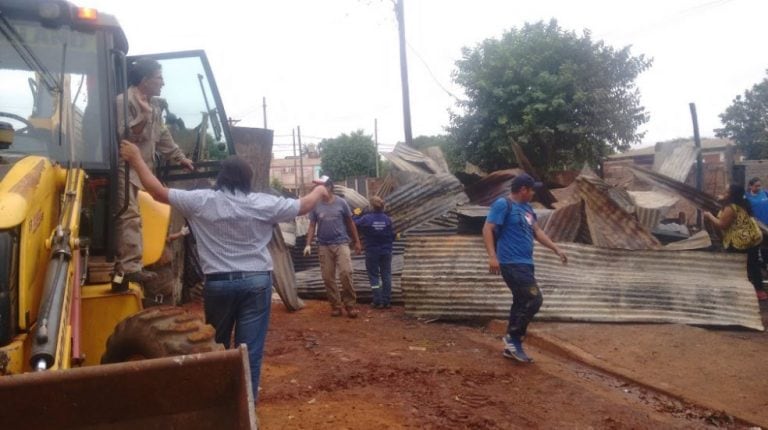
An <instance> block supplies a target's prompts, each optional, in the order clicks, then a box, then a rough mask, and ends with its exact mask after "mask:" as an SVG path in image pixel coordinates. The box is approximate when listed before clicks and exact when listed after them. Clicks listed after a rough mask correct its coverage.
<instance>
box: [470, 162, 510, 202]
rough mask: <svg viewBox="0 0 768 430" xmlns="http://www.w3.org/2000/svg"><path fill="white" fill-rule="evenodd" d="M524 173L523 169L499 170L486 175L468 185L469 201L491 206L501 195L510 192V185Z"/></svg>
mask: <svg viewBox="0 0 768 430" xmlns="http://www.w3.org/2000/svg"><path fill="white" fill-rule="evenodd" d="M521 173H524V171H523V170H522V169H507V170H497V171H495V172H492V173H490V174H488V175H487V176H484V177H483V178H482V179H480V180H479V181H477V182H475V183H474V184H472V185H470V186H468V187H467V189H466V192H467V196H468V197H469V201H470V202H472V204H474V205H480V206H490V205H492V204H493V202H495V201H496V199H498V198H499V197H504V196H506V195H507V194H509V187H510V185H512V179H513V178H514V177H515V176H518V175H520V174H521Z"/></svg>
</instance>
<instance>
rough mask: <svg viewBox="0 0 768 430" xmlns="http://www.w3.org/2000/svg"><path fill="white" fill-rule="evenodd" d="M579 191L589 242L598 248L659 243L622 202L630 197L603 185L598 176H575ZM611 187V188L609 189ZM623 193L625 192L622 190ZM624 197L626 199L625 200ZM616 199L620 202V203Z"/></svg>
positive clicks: (621, 247)
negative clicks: (624, 196)
mask: <svg viewBox="0 0 768 430" xmlns="http://www.w3.org/2000/svg"><path fill="white" fill-rule="evenodd" d="M576 181H577V183H578V190H579V195H580V196H581V198H582V199H583V200H584V212H585V213H586V217H587V225H588V226H589V233H590V236H591V239H592V240H591V242H592V243H593V244H594V245H596V246H599V247H602V248H617V249H657V248H660V247H661V243H660V242H659V240H658V239H656V238H655V237H654V236H653V235H652V234H651V233H650V231H649V230H648V229H647V228H646V227H644V226H642V225H641V224H640V223H639V222H638V221H637V219H636V218H635V217H634V216H633V215H631V212H627V210H625V209H624V207H623V206H630V207H632V208H633V209H634V204H632V203H631V200H632V199H631V197H629V195H628V194H627V195H626V200H625V199H624V198H623V194H621V193H620V192H619V191H617V190H615V189H614V188H612V187H610V186H609V185H607V184H606V183H605V182H604V181H603V180H601V179H599V178H593V177H588V176H579V177H578V178H576ZM611 191H614V192H611ZM624 193H626V192H624ZM627 200H628V201H629V202H627ZM617 202H621V205H620V204H619V203H617Z"/></svg>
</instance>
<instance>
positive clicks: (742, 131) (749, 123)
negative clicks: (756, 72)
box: [715, 77, 768, 160]
mask: <svg viewBox="0 0 768 430" xmlns="http://www.w3.org/2000/svg"><path fill="white" fill-rule="evenodd" d="M720 121H722V123H723V126H724V127H723V128H719V129H717V130H715V134H716V135H717V137H725V138H729V139H733V141H734V142H736V146H737V147H738V148H739V149H741V151H742V153H743V154H744V155H745V156H746V157H747V158H749V159H752V160H755V159H763V158H768V77H766V78H765V79H763V81H762V82H760V83H758V84H755V85H754V86H753V87H752V89H751V90H746V91H744V96H741V95H738V96H736V98H735V99H734V100H733V103H732V104H731V105H730V106H729V107H728V108H727V109H726V110H725V112H723V113H721V114H720Z"/></svg>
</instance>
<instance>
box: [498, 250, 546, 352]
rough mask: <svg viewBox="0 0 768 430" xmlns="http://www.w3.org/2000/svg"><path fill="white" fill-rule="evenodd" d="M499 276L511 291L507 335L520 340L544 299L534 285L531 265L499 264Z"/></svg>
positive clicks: (534, 280)
mask: <svg viewBox="0 0 768 430" xmlns="http://www.w3.org/2000/svg"><path fill="white" fill-rule="evenodd" d="M500 266H501V276H502V277H503V278H504V282H506V284H507V287H508V288H509V290H510V291H512V307H511V308H510V309H509V325H508V326H507V334H509V336H510V337H512V338H513V339H517V340H520V339H522V337H523V336H525V332H526V331H527V330H528V324H530V322H531V320H532V319H533V317H534V315H536V313H537V312H538V311H539V308H541V304H542V303H543V302H544V298H543V297H542V296H541V291H540V290H539V287H538V286H537V285H536V278H535V277H534V275H533V273H534V271H533V265H531V264H501V265H500Z"/></svg>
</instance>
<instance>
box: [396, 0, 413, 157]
mask: <svg viewBox="0 0 768 430" xmlns="http://www.w3.org/2000/svg"><path fill="white" fill-rule="evenodd" d="M395 1H396V2H397V3H395V14H396V15H397V24H398V29H399V35H400V80H401V82H402V83H401V85H402V87H403V128H404V129H405V143H406V145H409V146H411V145H413V133H412V132H411V96H410V91H409V90H408V59H407V58H406V55H405V54H406V53H405V12H404V7H403V1H405V0H395Z"/></svg>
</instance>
